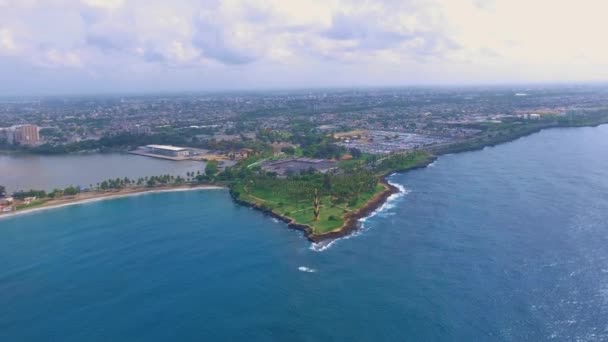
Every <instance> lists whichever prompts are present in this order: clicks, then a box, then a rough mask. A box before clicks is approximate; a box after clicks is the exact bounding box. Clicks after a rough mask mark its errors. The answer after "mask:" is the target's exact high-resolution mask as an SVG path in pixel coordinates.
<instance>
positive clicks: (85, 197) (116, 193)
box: [0, 185, 225, 219]
mask: <svg viewBox="0 0 608 342" xmlns="http://www.w3.org/2000/svg"><path fill="white" fill-rule="evenodd" d="M222 189H225V187H222V186H216V185H193V186H190V185H180V186H167V187H154V188H145V187H142V188H128V189H121V190H113V191H91V192H83V193H80V194H78V195H74V196H64V197H62V198H58V199H51V200H48V201H46V202H44V203H42V204H40V205H38V206H35V207H31V208H26V209H21V210H17V211H12V212H7V213H0V219H3V218H8V217H14V216H17V215H24V214H30V213H34V212H38V211H43V210H49V209H56V208H62V207H67V206H71V205H79V204H86V203H93V202H98V201H105V200H111V199H117V198H123V197H130V196H138V195H145V194H154V193H162V192H179V191H200V190H222Z"/></svg>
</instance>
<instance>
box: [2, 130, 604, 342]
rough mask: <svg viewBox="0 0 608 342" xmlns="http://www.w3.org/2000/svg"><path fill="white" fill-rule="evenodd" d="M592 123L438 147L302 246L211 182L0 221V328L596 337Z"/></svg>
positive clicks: (599, 261) (62, 333)
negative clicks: (342, 233)
mask: <svg viewBox="0 0 608 342" xmlns="http://www.w3.org/2000/svg"><path fill="white" fill-rule="evenodd" d="M607 137H608V126H600V127H597V128H578V129H557V130H547V131H543V132H541V133H539V134H535V135H532V136H529V137H525V138H522V139H519V140H517V141H514V142H511V143H507V144H503V145H500V146H497V147H493V148H486V149H484V150H483V151H477V152H468V153H462V154H457V155H448V156H442V157H441V158H439V159H438V161H437V162H436V163H435V164H434V165H433V166H430V167H428V168H426V169H421V170H416V171H413V172H410V173H407V174H401V175H394V176H392V177H391V181H392V182H394V183H396V184H400V185H402V186H404V187H405V188H406V189H407V191H406V192H407V193H406V194H403V195H402V196H398V197H397V198H394V199H393V200H392V201H391V202H389V203H388V204H387V205H386V206H385V207H384V208H383V209H382V210H381V211H380V212H378V213H376V214H375V215H374V216H373V217H370V218H368V219H367V220H366V221H365V222H364V223H363V226H364V228H363V229H362V231H361V232H360V233H359V234H358V235H357V236H354V237H351V238H348V239H342V240H338V241H337V242H335V243H334V244H332V245H331V246H329V247H327V246H325V248H322V247H321V246H316V250H317V251H316V250H313V249H311V245H310V243H309V242H307V241H306V240H305V239H304V238H303V237H302V236H301V234H300V233H299V232H296V231H292V230H288V229H286V228H285V226H284V224H281V223H278V222H274V221H273V220H272V219H270V218H268V217H265V216H263V215H262V214H260V213H258V212H256V211H253V210H250V209H248V208H243V207H238V206H236V205H235V204H233V203H232V202H231V201H230V199H229V196H228V194H227V192H226V191H224V190H212V191H197V192H179V193H164V194H150V195H142V196H136V197H131V198H123V199H118V200H112V201H103V202H97V203H92V204H87V205H80V206H73V207H67V208H63V209H57V210H49V211H46V212H44V213H37V214H31V215H24V216H21V217H14V218H10V219H4V220H0V341H49V340H55V341H119V340H120V341H218V340H228V341H229V340H247V341H403V340H412V341H455V340H459V341H521V340H529V341H542V340H554V341H572V340H577V339H578V340H583V341H602V340H606V339H608V331H607V330H606V329H607V327H608V248H607V246H608V158H605V156H606V153H607V151H608V139H607ZM320 249H324V250H323V251H322V252H319V251H318V250H320Z"/></svg>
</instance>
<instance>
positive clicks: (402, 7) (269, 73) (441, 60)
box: [0, 0, 608, 88]
mask: <svg viewBox="0 0 608 342" xmlns="http://www.w3.org/2000/svg"><path fill="white" fill-rule="evenodd" d="M606 12H608V4H606V3H605V1H602V0H580V1H579V2H578V3H574V2H569V1H554V0H535V1H525V0H373V1H372V0H308V1H296V0H172V1H162V0H0V56H1V57H2V58H1V59H0V63H1V65H0V70H9V69H11V68H13V69H16V70H20V71H22V72H23V75H22V76H23V78H33V79H37V80H39V81H38V82H37V84H42V83H44V82H45V80H44V79H43V78H44V77H48V79H46V82H54V81H58V80H59V79H61V78H62V77H67V76H63V75H64V74H66V75H67V74H69V75H70V82H65V83H62V84H75V80H76V79H77V77H78V75H80V76H81V77H82V80H83V83H87V82H91V81H90V75H96V76H95V82H94V83H90V84H91V87H95V86H96V84H98V82H101V81H102V80H106V81H107V82H114V81H112V80H115V79H114V78H113V77H116V79H121V81H123V82H124V80H123V79H122V78H120V77H121V75H125V74H131V75H133V77H134V78H133V80H130V81H129V82H130V83H129V84H134V85H135V84H141V85H142V86H144V85H147V84H148V83H150V80H151V79H164V78H167V77H169V76H170V77H175V80H174V83H175V84H181V83H187V82H193V83H192V84H198V83H196V81H198V80H200V77H195V76H196V75H205V78H206V79H207V80H208V81H209V84H223V83H222V82H227V83H226V84H227V86H229V85H230V84H234V83H240V81H241V80H244V79H249V80H251V82H252V84H253V85H255V83H254V82H256V81H258V82H259V80H260V79H263V80H264V82H265V83H267V84H274V85H281V84H283V85H290V86H299V85H303V84H300V83H299V82H308V83H307V84H306V85H307V86H310V85H315V84H316V85H319V86H323V85H327V84H345V85H348V84H354V83H357V84H365V83H366V82H368V83H370V84H381V83H382V82H385V83H386V84H401V83H408V82H430V83H442V82H447V83H457V82H459V81H466V82H471V81H475V80H477V81H480V82H486V81H488V80H490V81H500V80H503V81H509V80H511V79H513V78H514V77H515V76H514V75H517V79H518V80H520V79H529V80H543V81H546V80H585V79H601V78H608V68H607V67H606V62H605V61H606V60H608V47H606V45H605V44H600V43H598V42H601V41H603V40H604V37H603V35H604V32H607V31H608V22H607V21H605V20H604V18H603V17H602V16H603V13H606ZM581 56H584V58H581ZM41 69H48V70H49V72H48V73H42V72H40V70H41ZM28 70H29V71H28ZM182 70H187V72H185V71H184V72H182ZM134 71H138V72H134ZM55 72H57V74H54V73H55ZM61 72H63V74H62V73H61ZM13 74H14V73H11V75H13ZM155 77H156V78H155ZM190 77H192V79H190ZM138 80H139V81H138ZM180 80H181V81H183V82H180ZM230 80H232V82H230ZM235 80H236V81H239V82H235ZM138 82H139V83H138ZM315 82H316V83H315ZM9 83H10V82H9ZM159 83H160V82H159ZM107 87H108V88H112V87H111V86H107Z"/></svg>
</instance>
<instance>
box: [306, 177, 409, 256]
mask: <svg viewBox="0 0 608 342" xmlns="http://www.w3.org/2000/svg"><path fill="white" fill-rule="evenodd" d="M388 183H389V184H390V185H392V186H394V187H396V188H397V189H398V190H399V191H398V192H396V193H394V194H392V195H390V196H389V197H388V198H387V199H386V202H384V204H382V206H381V207H380V208H378V209H376V210H374V211H373V212H372V213H371V214H369V215H368V216H366V217H362V218H360V219H359V229H357V230H355V231H354V232H353V233H352V234H350V235H347V236H345V237H341V238H338V239H333V240H329V241H321V242H313V243H311V244H310V248H309V249H310V250H311V251H315V252H323V251H326V250H328V249H329V248H330V247H332V246H334V245H335V244H336V243H337V242H338V241H341V240H348V239H350V238H353V237H355V236H359V235H361V234H362V233H363V232H364V231H365V230H367V227H366V226H365V222H366V221H367V220H368V219H370V218H372V217H374V216H376V215H379V214H382V213H385V212H386V211H387V210H390V209H392V208H394V207H395V201H396V200H398V199H399V198H401V197H403V196H405V195H407V194H409V193H410V192H411V190H409V189H407V188H406V187H405V186H403V185H401V184H398V183H393V182H391V181H390V180H389V181H388ZM386 214H387V216H388V215H389V213H386ZM383 216H384V215H383Z"/></svg>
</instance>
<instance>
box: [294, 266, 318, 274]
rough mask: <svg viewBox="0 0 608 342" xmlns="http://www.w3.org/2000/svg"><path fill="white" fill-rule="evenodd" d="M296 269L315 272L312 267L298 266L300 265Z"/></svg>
mask: <svg viewBox="0 0 608 342" xmlns="http://www.w3.org/2000/svg"><path fill="white" fill-rule="evenodd" d="M298 271H300V272H307V273H315V272H317V270H315V269H314V268H309V267H306V266H300V267H298Z"/></svg>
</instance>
